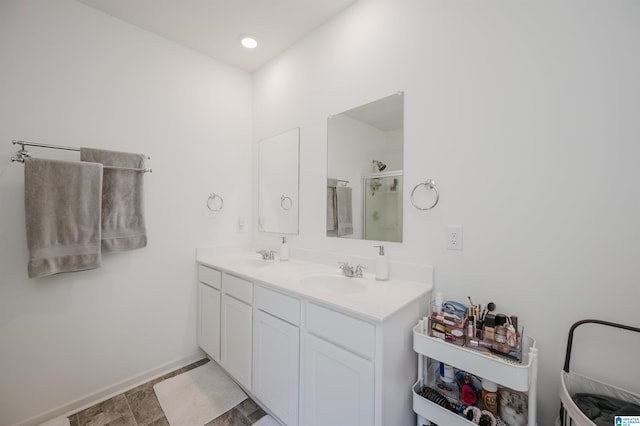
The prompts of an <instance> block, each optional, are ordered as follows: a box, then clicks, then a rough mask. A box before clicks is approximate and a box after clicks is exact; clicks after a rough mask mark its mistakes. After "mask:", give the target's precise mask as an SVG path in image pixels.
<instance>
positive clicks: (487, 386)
mask: <svg viewBox="0 0 640 426" xmlns="http://www.w3.org/2000/svg"><path fill="white" fill-rule="evenodd" d="M482 409H483V410H487V411H490V412H491V414H493V415H494V416H497V415H498V384H497V383H496V382H493V381H491V380H489V379H482Z"/></svg>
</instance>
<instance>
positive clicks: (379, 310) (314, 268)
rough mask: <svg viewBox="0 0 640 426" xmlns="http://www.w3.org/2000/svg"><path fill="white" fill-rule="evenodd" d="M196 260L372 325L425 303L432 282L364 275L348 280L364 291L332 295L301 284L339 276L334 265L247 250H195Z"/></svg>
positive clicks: (333, 293)
mask: <svg viewBox="0 0 640 426" xmlns="http://www.w3.org/2000/svg"><path fill="white" fill-rule="evenodd" d="M196 260H197V262H198V263H200V264H202V265H205V266H209V267H212V268H215V269H218V270H220V271H223V272H228V273H231V274H233V275H236V276H239V277H244V278H246V279H248V280H251V281H253V282H254V283H260V284H264V285H266V286H268V287H273V288H274V289H276V290H280V291H283V292H285V293H291V294H293V295H297V296H300V297H303V298H306V299H309V300H313V301H316V302H320V303H322V304H325V305H330V306H332V307H335V308H338V309H340V310H343V311H348V312H349V313H351V314H353V315H356V316H359V317H362V318H363V319H368V320H370V321H374V322H383V321H384V320H385V319H387V318H388V317H390V316H391V315H393V314H394V313H396V312H398V311H400V310H401V309H402V308H404V307H405V306H407V305H408V304H410V303H412V302H413V301H415V300H416V299H419V298H423V299H424V303H425V304H427V303H428V297H429V293H430V292H431V290H432V288H433V286H432V284H431V283H427V282H419V281H411V280H406V279H396V278H393V277H391V278H390V279H389V280H387V281H377V280H376V279H375V276H374V275H373V274H372V273H369V272H365V274H364V276H363V277H362V278H350V280H351V279H353V280H355V281H356V282H357V283H360V284H362V286H363V287H364V288H363V289H361V291H357V292H353V293H335V292H331V291H328V290H324V289H321V288H317V287H314V286H310V285H304V282H303V281H304V278H305V277H311V276H317V275H327V276H331V275H333V276H339V273H340V270H339V268H338V267H337V266H329V265H325V264H322V263H315V262H310V261H307V260H301V259H289V260H288V261H282V262H281V261H279V260H273V261H263V260H262V259H261V257H260V255H258V254H256V253H253V252H250V251H244V252H231V253H230V252H226V253H225V252H217V251H206V250H202V251H201V250H198V252H197V255H196Z"/></svg>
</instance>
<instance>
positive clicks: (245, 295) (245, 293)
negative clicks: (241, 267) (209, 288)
mask: <svg viewBox="0 0 640 426" xmlns="http://www.w3.org/2000/svg"><path fill="white" fill-rule="evenodd" d="M252 288H253V284H252V283H251V281H247V280H243V279H242V278H238V277H235V276H233V275H229V274H224V275H223V276H222V291H223V292H224V293H226V294H228V295H229V296H232V297H235V298H236V299H238V300H242V301H243V302H245V303H248V304H251V299H252V297H251V296H252Z"/></svg>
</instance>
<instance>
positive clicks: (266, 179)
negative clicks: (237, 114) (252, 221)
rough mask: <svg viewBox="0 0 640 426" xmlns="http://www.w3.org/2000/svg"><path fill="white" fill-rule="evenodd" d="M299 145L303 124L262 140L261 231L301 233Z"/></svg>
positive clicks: (260, 177) (259, 187)
mask: <svg viewBox="0 0 640 426" xmlns="http://www.w3.org/2000/svg"><path fill="white" fill-rule="evenodd" d="M299 145H300V129H299V128H295V129H291V130H289V131H287V132H284V133H281V134H279V135H276V136H272V137H270V138H266V139H262V140H261V141H260V147H259V151H260V153H259V164H258V167H259V185H258V193H259V194H258V229H259V230H260V231H263V232H274V233H278V234H297V233H298V200H299V197H298V188H299V182H298V181H299V166H298V165H299V151H300V146H299Z"/></svg>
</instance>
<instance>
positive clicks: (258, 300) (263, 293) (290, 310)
mask: <svg viewBox="0 0 640 426" xmlns="http://www.w3.org/2000/svg"><path fill="white" fill-rule="evenodd" d="M254 296H255V298H254V305H255V306H256V308H258V309H260V310H261V311H264V312H267V313H269V314H271V315H273V316H275V317H278V318H280V319H282V320H284V321H287V322H288V323H291V324H293V325H300V301H299V300H298V299H296V298H294V297H291V296H287V295H284V294H282V293H278V292H277V291H273V290H269V289H267V288H264V287H261V286H256V287H255V295H254Z"/></svg>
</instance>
